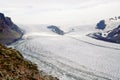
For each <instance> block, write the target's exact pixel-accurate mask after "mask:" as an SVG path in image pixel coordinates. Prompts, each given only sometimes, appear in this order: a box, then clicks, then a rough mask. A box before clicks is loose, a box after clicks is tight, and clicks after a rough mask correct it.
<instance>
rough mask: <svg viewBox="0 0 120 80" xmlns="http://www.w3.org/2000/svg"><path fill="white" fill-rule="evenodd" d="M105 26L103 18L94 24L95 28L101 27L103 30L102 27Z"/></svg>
mask: <svg viewBox="0 0 120 80" xmlns="http://www.w3.org/2000/svg"><path fill="white" fill-rule="evenodd" d="M105 27H106V24H105V20H101V21H100V22H99V23H97V25H96V29H101V30H103V29H105Z"/></svg>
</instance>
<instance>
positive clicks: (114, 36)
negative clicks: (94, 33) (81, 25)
mask: <svg viewBox="0 0 120 80" xmlns="http://www.w3.org/2000/svg"><path fill="white" fill-rule="evenodd" d="M106 38H107V39H108V40H111V41H114V42H116V43H120V25H119V26H118V27H117V28H115V29H113V30H112V31H111V32H110V33H109V34H108V35H107V36H106Z"/></svg>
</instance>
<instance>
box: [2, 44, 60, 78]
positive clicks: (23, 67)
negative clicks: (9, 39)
mask: <svg viewBox="0 0 120 80" xmlns="http://www.w3.org/2000/svg"><path fill="white" fill-rule="evenodd" d="M0 80H58V79H57V78H56V77H52V76H50V75H42V73H41V72H40V71H39V70H38V69H37V65H36V64H34V63H32V62H31V61H28V60H26V59H24V57H23V56H22V55H21V53H20V52H19V51H17V50H15V49H12V48H7V47H5V46H4V45H2V44H0Z"/></svg>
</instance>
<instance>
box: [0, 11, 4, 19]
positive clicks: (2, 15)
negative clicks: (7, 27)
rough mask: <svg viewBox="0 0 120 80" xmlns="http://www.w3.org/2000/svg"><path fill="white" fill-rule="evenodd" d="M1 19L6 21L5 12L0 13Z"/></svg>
mask: <svg viewBox="0 0 120 80" xmlns="http://www.w3.org/2000/svg"><path fill="white" fill-rule="evenodd" d="M0 20H3V21H5V16H4V14H3V13H0Z"/></svg>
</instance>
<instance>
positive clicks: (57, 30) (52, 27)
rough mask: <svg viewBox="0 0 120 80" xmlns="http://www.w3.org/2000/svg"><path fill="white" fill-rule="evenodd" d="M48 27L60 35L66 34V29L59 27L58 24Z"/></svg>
mask: <svg viewBox="0 0 120 80" xmlns="http://www.w3.org/2000/svg"><path fill="white" fill-rule="evenodd" d="M47 28H49V29H51V30H52V31H53V32H55V33H57V34H59V35H64V31H62V30H61V29H59V28H58V27H57V26H54V25H51V26H48V27H47Z"/></svg>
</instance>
